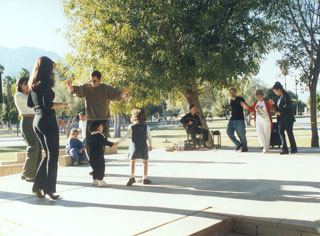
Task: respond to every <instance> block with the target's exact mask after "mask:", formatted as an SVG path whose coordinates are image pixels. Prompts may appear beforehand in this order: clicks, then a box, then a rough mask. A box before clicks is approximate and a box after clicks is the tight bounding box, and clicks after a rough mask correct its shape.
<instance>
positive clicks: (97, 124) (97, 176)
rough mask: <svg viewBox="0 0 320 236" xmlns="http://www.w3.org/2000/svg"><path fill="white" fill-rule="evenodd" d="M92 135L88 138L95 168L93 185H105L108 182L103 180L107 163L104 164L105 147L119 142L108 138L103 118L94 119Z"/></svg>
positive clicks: (89, 151)
mask: <svg viewBox="0 0 320 236" xmlns="http://www.w3.org/2000/svg"><path fill="white" fill-rule="evenodd" d="M90 132H91V135H90V136H89V138H88V145H89V150H88V156H89V159H90V165H91V167H92V169H93V172H92V177H93V185H95V186H97V187H105V186H107V183H106V182H105V181H104V180H103V177H104V171H105V164H104V147H105V146H109V147H113V146H115V145H118V143H113V142H110V141H108V140H106V138H105V136H104V134H103V133H102V132H103V122H102V121H101V120H95V121H92V123H91V125H90Z"/></svg>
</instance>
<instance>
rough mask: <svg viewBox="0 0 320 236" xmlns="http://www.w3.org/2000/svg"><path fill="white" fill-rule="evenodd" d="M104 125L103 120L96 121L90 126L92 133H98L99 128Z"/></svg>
mask: <svg viewBox="0 0 320 236" xmlns="http://www.w3.org/2000/svg"><path fill="white" fill-rule="evenodd" d="M102 124H103V123H102V121H101V120H94V121H93V122H92V123H91V125H90V132H94V131H98V127H99V126H100V125H102Z"/></svg>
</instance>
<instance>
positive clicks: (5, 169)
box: [0, 164, 24, 176]
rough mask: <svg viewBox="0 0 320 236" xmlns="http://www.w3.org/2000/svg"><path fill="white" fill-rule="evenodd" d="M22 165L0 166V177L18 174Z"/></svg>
mask: <svg viewBox="0 0 320 236" xmlns="http://www.w3.org/2000/svg"><path fill="white" fill-rule="evenodd" d="M23 165H24V164H12V165H4V166H0V176H7V175H14V174H19V173H21V171H22V168H23Z"/></svg>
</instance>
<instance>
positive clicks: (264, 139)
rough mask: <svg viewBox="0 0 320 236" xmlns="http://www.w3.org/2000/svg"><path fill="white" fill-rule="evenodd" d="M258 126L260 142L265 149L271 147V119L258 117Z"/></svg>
mask: <svg viewBox="0 0 320 236" xmlns="http://www.w3.org/2000/svg"><path fill="white" fill-rule="evenodd" d="M256 128H257V133H258V138H259V143H260V145H261V146H262V147H263V148H264V149H269V148H270V136H271V122H270V120H269V119H257V121H256Z"/></svg>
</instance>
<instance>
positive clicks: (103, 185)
mask: <svg viewBox="0 0 320 236" xmlns="http://www.w3.org/2000/svg"><path fill="white" fill-rule="evenodd" d="M97 181H98V185H97V186H98V187H106V186H108V185H107V183H106V182H105V181H103V180H97Z"/></svg>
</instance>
